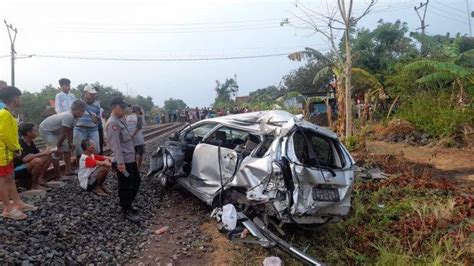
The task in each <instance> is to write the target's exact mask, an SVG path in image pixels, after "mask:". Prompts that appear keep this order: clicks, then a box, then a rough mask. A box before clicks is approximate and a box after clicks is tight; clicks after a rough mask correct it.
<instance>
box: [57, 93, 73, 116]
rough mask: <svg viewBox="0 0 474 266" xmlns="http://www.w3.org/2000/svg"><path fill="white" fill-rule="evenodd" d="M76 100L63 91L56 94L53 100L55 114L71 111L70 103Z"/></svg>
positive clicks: (70, 94)
mask: <svg viewBox="0 0 474 266" xmlns="http://www.w3.org/2000/svg"><path fill="white" fill-rule="evenodd" d="M75 100H76V96H74V94H72V93H70V92H69V93H64V92H63V91H62V92H60V93H58V94H56V97H55V99H54V110H55V111H56V113H58V114H59V113H62V112H67V111H70V110H71V105H72V103H73V102H74V101H75Z"/></svg>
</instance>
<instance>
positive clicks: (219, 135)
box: [206, 127, 249, 149]
mask: <svg viewBox="0 0 474 266" xmlns="http://www.w3.org/2000/svg"><path fill="white" fill-rule="evenodd" d="M248 135H249V133H247V132H245V131H243V130H239V129H234V128H229V127H221V128H219V129H217V130H216V131H215V132H213V133H212V134H211V135H210V136H209V139H208V140H207V141H206V143H209V144H212V145H216V146H218V145H220V146H221V147H225V148H229V149H234V148H235V147H237V146H238V145H243V144H245V143H246V141H247V136H248Z"/></svg>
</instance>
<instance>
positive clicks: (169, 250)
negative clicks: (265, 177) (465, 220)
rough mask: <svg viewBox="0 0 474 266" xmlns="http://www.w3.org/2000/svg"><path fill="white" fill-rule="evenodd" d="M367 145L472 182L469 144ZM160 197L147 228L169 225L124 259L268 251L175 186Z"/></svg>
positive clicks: (205, 260)
mask: <svg viewBox="0 0 474 266" xmlns="http://www.w3.org/2000/svg"><path fill="white" fill-rule="evenodd" d="M367 147H368V152H369V153H371V154H384V155H388V154H392V155H402V156H403V157H404V158H405V159H406V160H408V161H412V162H415V163H421V164H430V165H432V166H433V167H435V168H437V169H439V170H440V172H441V173H442V174H443V175H445V176H446V177H448V178H451V177H452V178H455V179H456V181H458V182H459V181H461V182H459V183H461V184H464V185H466V186H470V185H469V184H471V183H472V182H474V160H473V159H474V155H473V154H474V151H473V150H463V149H455V148H439V147H413V146H409V145H406V144H399V143H386V142H380V141H371V142H368V143H367ZM464 181H466V182H464ZM160 201H161V202H162V207H160V209H159V212H158V213H157V214H156V216H155V219H154V221H153V225H152V228H151V231H152V232H155V231H156V230H158V229H160V228H162V227H164V226H168V227H169V229H168V230H167V231H166V232H164V233H163V234H159V235H158V234H155V233H152V234H151V235H150V236H149V239H148V241H147V242H145V243H143V248H142V252H141V253H140V254H139V256H138V258H136V259H134V260H132V261H129V264H130V265H234V264H241V263H242V262H244V261H245V262H246V264H248V265H258V264H260V263H261V262H262V261H263V259H264V258H265V256H266V255H268V254H269V253H267V250H265V249H263V248H261V247H258V246H253V245H244V244H237V243H232V242H230V241H229V240H228V239H227V238H226V236H225V235H224V234H222V233H221V232H219V231H218V229H217V227H216V222H215V220H214V219H213V218H210V217H209V214H210V213H211V211H212V210H211V209H210V208H209V207H208V206H206V205H205V204H203V203H202V202H200V201H199V200H198V199H197V198H195V197H194V196H193V195H191V194H190V193H189V192H187V191H185V190H184V189H182V188H180V187H179V186H174V187H173V188H172V189H170V190H166V191H163V194H162V198H161V199H160ZM269 252H271V253H273V252H274V251H273V250H272V251H269ZM275 255H278V254H275ZM290 264H291V263H290Z"/></svg>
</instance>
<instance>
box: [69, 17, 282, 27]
mask: <svg viewBox="0 0 474 266" xmlns="http://www.w3.org/2000/svg"><path fill="white" fill-rule="evenodd" d="M268 21H273V22H276V23H278V22H280V21H281V18H268V19H249V20H234V21H214V22H193V23H133V24H130V23H87V22H79V23H67V22H66V23H63V24H64V25H71V26H73V25H78V26H83V25H90V26H93V25H97V24H99V25H102V26H193V25H222V24H246V23H252V22H268Z"/></svg>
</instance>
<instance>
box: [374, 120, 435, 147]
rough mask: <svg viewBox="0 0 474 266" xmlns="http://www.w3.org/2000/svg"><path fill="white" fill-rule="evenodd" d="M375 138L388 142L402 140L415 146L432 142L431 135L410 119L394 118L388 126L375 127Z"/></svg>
mask: <svg viewBox="0 0 474 266" xmlns="http://www.w3.org/2000/svg"><path fill="white" fill-rule="evenodd" d="M374 133H375V139H376V140H381V141H387V142H401V143H407V144H410V145H415V146H419V145H421V146H424V145H427V144H429V143H430V140H431V136H430V135H429V134H427V133H422V132H420V131H419V130H417V129H415V127H414V126H413V125H412V124H411V123H410V122H408V121H405V120H401V119H393V120H391V121H390V122H388V124H387V125H386V126H381V125H379V126H377V127H376V128H375V129H374Z"/></svg>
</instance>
